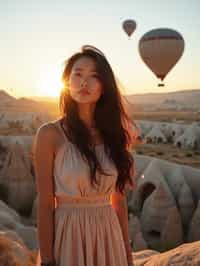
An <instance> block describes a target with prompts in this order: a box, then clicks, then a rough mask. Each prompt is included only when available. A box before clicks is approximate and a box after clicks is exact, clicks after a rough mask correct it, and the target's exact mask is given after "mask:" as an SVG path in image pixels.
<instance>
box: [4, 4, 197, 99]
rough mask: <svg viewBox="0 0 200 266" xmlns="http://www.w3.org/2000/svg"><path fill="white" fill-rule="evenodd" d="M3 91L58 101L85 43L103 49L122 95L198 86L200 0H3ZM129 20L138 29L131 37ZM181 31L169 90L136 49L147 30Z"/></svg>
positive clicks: (167, 79) (14, 94) (19, 95)
mask: <svg viewBox="0 0 200 266" xmlns="http://www.w3.org/2000/svg"><path fill="white" fill-rule="evenodd" d="M0 18H1V19H0V32H1V34H0V72H1V75H0V90H6V91H7V92H8V93H10V94H12V95H13V96H15V97H30V96H58V95H59V92H60V89H61V87H62V84H61V81H60V78H61V73H62V70H63V66H64V65H63V63H64V61H65V60H66V59H67V58H68V57H70V56H71V55H72V54H73V53H75V52H77V51H79V49H80V47H81V46H82V45H84V44H91V45H94V46H96V47H97V48H99V49H101V50H102V51H103V53H104V54H105V55H106V57H107V59H108V61H109V62H110V64H111V66H112V68H113V71H114V73H115V75H116V77H117V78H118V79H119V80H120V82H121V84H123V88H124V89H123V91H122V93H124V94H138V93H142V94H143V93H148V92H167V91H178V90H191V89H200V30H199V29H200V1H199V0H168V1H163V0H151V1H150V0H138V1H135V0H131V1H130V0H124V1H122V0H109V1H102V0H101V1H95V0H93V1H90V0H79V1H78V0H73V1H69V0H57V1H55V0H48V1H47V0H34V1H33V0H29V1H27V0H6V1H3V0H0ZM125 19H134V20H135V21H136V23H137V28H136V30H135V32H134V33H133V35H132V36H131V38H130V39H129V38H128V36H127V35H126V34H125V32H124V31H123V29H122V23H123V21H124V20H125ZM160 27H162V28H163V27H167V28H171V29H175V30H177V31H178V32H180V33H181V35H182V36H183V38H184V40H185V50H184V53H183V56H182V57H181V59H180V61H179V62H178V63H177V64H176V65H175V66H174V68H173V69H172V70H171V71H170V72H169V74H168V75H167V77H166V78H165V87H158V86H157V84H158V82H159V81H158V79H157V78H156V76H155V75H154V74H153V72H151V71H150V70H149V68H147V66H146V65H145V64H144V62H143V61H142V59H141V57H140V55H139V52H138V43H139V40H140V38H141V37H142V36H143V35H144V34H145V33H146V32H148V31H149V30H152V29H155V28H160Z"/></svg>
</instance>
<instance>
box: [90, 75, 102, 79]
mask: <svg viewBox="0 0 200 266" xmlns="http://www.w3.org/2000/svg"><path fill="white" fill-rule="evenodd" d="M92 77H93V78H95V79H100V77H99V75H97V74H94V75H92Z"/></svg>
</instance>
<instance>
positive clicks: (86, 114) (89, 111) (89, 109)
mask: <svg viewBox="0 0 200 266" xmlns="http://www.w3.org/2000/svg"><path fill="white" fill-rule="evenodd" d="M94 109H95V106H94V105H91V104H90V105H89V104H87V105H86V104H84V105H83V104H82V105H79V106H78V110H79V117H80V119H81V121H83V123H84V124H85V126H86V127H88V128H93V127H94V126H95V125H94Z"/></svg>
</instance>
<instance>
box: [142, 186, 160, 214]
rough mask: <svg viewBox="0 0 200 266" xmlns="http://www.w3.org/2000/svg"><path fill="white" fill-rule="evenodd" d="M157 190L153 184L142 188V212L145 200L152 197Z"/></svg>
mask: <svg viewBox="0 0 200 266" xmlns="http://www.w3.org/2000/svg"><path fill="white" fill-rule="evenodd" d="M155 189H156V187H155V185H154V184H152V183H146V184H144V185H143V186H142V187H141V188H140V192H139V197H140V208H139V209H140V211H141V210H142V208H143V205H144V202H145V200H146V199H147V198H148V197H149V196H150V195H151V193H152V192H153V191H154V190H155Z"/></svg>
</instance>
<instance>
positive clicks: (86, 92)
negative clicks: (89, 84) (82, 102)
mask: <svg viewBox="0 0 200 266" xmlns="http://www.w3.org/2000/svg"><path fill="white" fill-rule="evenodd" d="M79 93H80V94H81V95H89V94H90V93H89V91H87V90H81V91H79Z"/></svg>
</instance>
